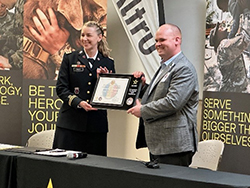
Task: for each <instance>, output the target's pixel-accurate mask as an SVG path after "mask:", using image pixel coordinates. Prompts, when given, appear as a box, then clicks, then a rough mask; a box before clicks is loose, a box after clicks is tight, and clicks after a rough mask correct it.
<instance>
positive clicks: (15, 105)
mask: <svg viewBox="0 0 250 188" xmlns="http://www.w3.org/2000/svg"><path fill="white" fill-rule="evenodd" d="M21 77H22V71H20V70H13V71H7V70H6V71H0V122H1V123H0V125H1V126H0V132H1V133H5V134H1V136H0V142H2V143H10V144H20V141H21V134H20V132H21V128H22V127H21V126H22V79H20V78H21ZM13 135H14V136H13Z"/></svg>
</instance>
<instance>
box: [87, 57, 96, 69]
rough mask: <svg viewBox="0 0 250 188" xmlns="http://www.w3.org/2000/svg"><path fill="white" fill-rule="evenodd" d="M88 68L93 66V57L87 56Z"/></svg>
mask: <svg viewBox="0 0 250 188" xmlns="http://www.w3.org/2000/svg"><path fill="white" fill-rule="evenodd" d="M88 61H89V66H90V68H92V67H93V64H94V62H95V60H94V59H93V58H88Z"/></svg>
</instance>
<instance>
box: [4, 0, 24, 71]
mask: <svg viewBox="0 0 250 188" xmlns="http://www.w3.org/2000/svg"><path fill="white" fill-rule="evenodd" d="M0 3H2V4H4V5H6V6H7V8H8V9H9V10H10V9H13V8H14V11H15V12H14V19H13V28H12V32H10V33H9V34H10V35H8V38H9V40H8V41H7V43H6V44H5V46H7V47H9V48H11V52H9V53H8V57H4V56H2V55H0V63H1V67H2V68H4V69H5V68H8V69H9V68H11V69H22V67H23V52H22V51H23V50H22V49H23V3H24V0H0ZM3 29H4V28H1V29H0V30H1V31H3ZM1 48H3V46H1Z"/></svg>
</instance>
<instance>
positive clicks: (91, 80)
mask: <svg viewBox="0 0 250 188" xmlns="http://www.w3.org/2000/svg"><path fill="white" fill-rule="evenodd" d="M100 66H102V67H106V68H107V69H108V70H109V71H111V70H112V73H115V68H114V61H113V60H112V59H110V58H108V57H104V56H103V55H102V54H101V53H100V52H98V55H97V57H96V59H95V62H94V63H93V67H92V68H90V66H89V61H88V60H87V56H86V54H85V53H84V51H83V50H82V51H75V52H72V53H69V54H65V55H64V57H63V61H62V64H61V68H60V72H59V76H58V80H57V84H56V92H57V95H58V96H59V98H61V99H62V100H63V105H62V107H61V109H60V111H59V116H58V121H57V127H61V128H65V129H70V130H75V131H80V132H108V121H107V111H106V110H97V111H88V112H86V111H85V110H84V109H83V108H79V106H78V105H79V103H80V102H81V101H86V102H90V99H91V96H92V93H93V90H94V87H95V83H96V80H97V76H96V69H97V68H99V67H100Z"/></svg>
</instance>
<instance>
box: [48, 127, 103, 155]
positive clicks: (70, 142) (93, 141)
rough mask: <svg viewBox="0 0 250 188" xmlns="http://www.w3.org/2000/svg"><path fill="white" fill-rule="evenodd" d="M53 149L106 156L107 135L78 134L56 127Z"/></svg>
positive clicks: (95, 133)
mask: <svg viewBox="0 0 250 188" xmlns="http://www.w3.org/2000/svg"><path fill="white" fill-rule="evenodd" d="M53 148H60V149H66V150H74V151H82V152H87V153H88V154H93V155H102V156H107V133H106V132H105V133H102V132H101V133H99V132H79V131H73V130H69V129H64V128H60V127H57V128H56V132H55V138H54V143H53Z"/></svg>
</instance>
